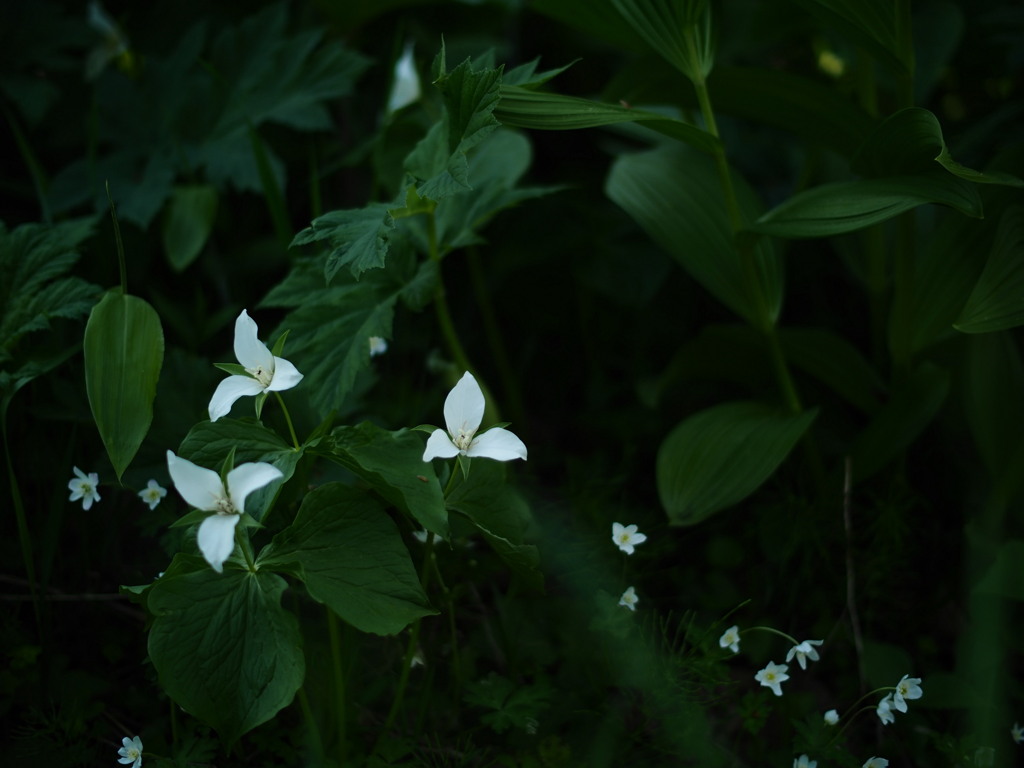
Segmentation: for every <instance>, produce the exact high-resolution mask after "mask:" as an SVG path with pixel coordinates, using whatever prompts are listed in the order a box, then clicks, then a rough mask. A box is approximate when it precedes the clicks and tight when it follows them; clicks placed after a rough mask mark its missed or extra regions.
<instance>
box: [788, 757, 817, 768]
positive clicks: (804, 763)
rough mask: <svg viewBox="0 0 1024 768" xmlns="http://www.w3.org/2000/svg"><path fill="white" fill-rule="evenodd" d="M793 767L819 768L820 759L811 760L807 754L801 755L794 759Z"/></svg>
mask: <svg viewBox="0 0 1024 768" xmlns="http://www.w3.org/2000/svg"><path fill="white" fill-rule="evenodd" d="M793 768H818V761H817V760H811V758H809V757H808V756H807V755H800V757H797V758H795V759H794V760H793Z"/></svg>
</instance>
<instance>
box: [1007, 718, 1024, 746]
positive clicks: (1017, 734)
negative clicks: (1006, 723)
mask: <svg viewBox="0 0 1024 768" xmlns="http://www.w3.org/2000/svg"><path fill="white" fill-rule="evenodd" d="M1010 737H1011V738H1012V739H1013V743H1014V744H1020V743H1021V742H1022V741H1024V728H1021V727H1020V726H1019V725H1017V724H1016V723H1014V724H1013V728H1011V729H1010Z"/></svg>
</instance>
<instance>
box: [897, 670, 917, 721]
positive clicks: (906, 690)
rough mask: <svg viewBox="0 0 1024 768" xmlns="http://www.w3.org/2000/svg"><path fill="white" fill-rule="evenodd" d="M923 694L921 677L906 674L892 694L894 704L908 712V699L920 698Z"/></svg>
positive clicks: (900, 709)
mask: <svg viewBox="0 0 1024 768" xmlns="http://www.w3.org/2000/svg"><path fill="white" fill-rule="evenodd" d="M921 696H922V691H921V678H920V677H909V676H908V675H904V676H903V677H901V678H900V681H899V682H898V683H897V684H896V692H895V693H893V695H892V705H893V707H895V708H896V709H898V710H899V711H900V712H906V711H907V702H906V700H907V699H910V700H913V699H920V698H921Z"/></svg>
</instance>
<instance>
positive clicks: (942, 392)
mask: <svg viewBox="0 0 1024 768" xmlns="http://www.w3.org/2000/svg"><path fill="white" fill-rule="evenodd" d="M948 391H949V374H948V373H947V372H946V371H944V370H942V369H941V368H939V367H938V366H935V365H933V364H931V363H924V364H922V365H921V366H919V367H918V368H917V370H915V371H914V372H913V373H911V374H910V376H908V377H907V379H906V380H905V381H903V382H902V383H901V384H900V385H899V386H897V387H894V388H893V389H892V392H891V395H890V397H889V401H888V402H887V403H886V404H885V405H883V406H882V407H881V408H880V409H878V411H877V412H876V413H875V415H874V416H873V417H872V419H871V421H870V422H869V423H868V425H867V426H866V427H865V428H864V430H863V431H862V432H861V433H860V435H859V436H858V437H857V439H856V441H855V442H854V444H853V446H852V447H851V449H850V457H851V463H852V467H853V479H854V481H857V482H859V481H861V480H865V479H867V478H868V477H871V476H872V475H873V474H875V473H876V472H878V471H879V470H880V469H882V468H883V467H885V465H886V464H888V463H889V462H890V461H893V460H894V459H896V458H898V457H899V456H901V455H903V453H904V451H906V449H907V447H908V446H909V445H910V444H911V443H912V442H913V441H914V440H915V439H916V438H917V437H918V435H920V434H921V432H922V431H923V430H924V428H925V427H927V426H928V424H930V423H931V420H932V419H933V418H934V417H935V414H936V413H938V411H939V408H941V407H942V403H943V402H944V401H945V399H946V394H947V392H948Z"/></svg>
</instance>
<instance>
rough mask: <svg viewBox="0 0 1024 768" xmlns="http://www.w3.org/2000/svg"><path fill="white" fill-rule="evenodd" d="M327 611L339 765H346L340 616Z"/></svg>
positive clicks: (346, 751)
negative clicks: (339, 630) (339, 637)
mask: <svg viewBox="0 0 1024 768" xmlns="http://www.w3.org/2000/svg"><path fill="white" fill-rule="evenodd" d="M324 610H325V611H326V612H327V634H328V637H329V638H330V643H331V674H332V675H333V677H334V709H335V713H334V715H335V718H336V719H337V723H338V765H339V766H341V765H345V759H346V757H347V755H348V737H347V735H346V717H345V714H346V712H345V677H344V675H343V674H342V666H341V643H340V641H339V640H338V618H337V616H335V615H334V611H332V610H331V609H330V608H328V607H326V606H324Z"/></svg>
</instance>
